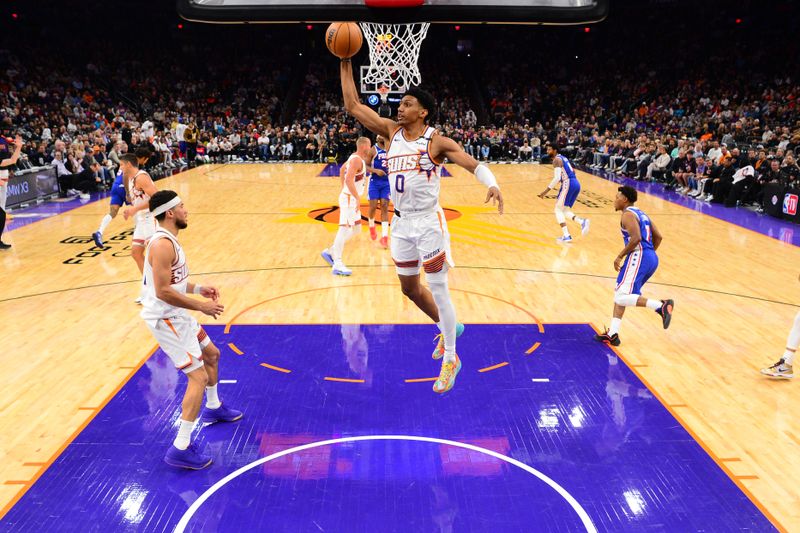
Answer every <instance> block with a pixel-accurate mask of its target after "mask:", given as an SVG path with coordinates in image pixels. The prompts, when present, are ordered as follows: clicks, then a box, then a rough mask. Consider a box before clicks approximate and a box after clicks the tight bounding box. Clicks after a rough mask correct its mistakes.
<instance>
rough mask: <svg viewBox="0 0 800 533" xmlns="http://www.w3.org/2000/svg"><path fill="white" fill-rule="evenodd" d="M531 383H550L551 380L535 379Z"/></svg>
mask: <svg viewBox="0 0 800 533" xmlns="http://www.w3.org/2000/svg"><path fill="white" fill-rule="evenodd" d="M531 381H535V382H536V383H548V382H549V381H550V378H533V379H531Z"/></svg>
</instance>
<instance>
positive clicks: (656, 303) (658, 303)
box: [645, 298, 664, 311]
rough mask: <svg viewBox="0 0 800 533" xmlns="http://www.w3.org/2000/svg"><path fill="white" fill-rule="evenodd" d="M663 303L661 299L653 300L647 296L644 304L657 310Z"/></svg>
mask: <svg viewBox="0 0 800 533" xmlns="http://www.w3.org/2000/svg"><path fill="white" fill-rule="evenodd" d="M663 304H664V302H662V301H661V300H653V299H652V298H648V299H647V303H646V304H645V306H646V307H647V308H648V309H652V310H653V311H658V310H659V309H661V306H662V305H663Z"/></svg>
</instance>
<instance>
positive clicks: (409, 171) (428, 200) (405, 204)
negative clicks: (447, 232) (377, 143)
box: [386, 126, 442, 216]
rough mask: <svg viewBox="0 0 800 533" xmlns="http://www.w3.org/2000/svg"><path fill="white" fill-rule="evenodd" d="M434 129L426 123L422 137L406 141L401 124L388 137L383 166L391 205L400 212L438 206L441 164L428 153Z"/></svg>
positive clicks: (426, 209) (418, 210)
mask: <svg viewBox="0 0 800 533" xmlns="http://www.w3.org/2000/svg"><path fill="white" fill-rule="evenodd" d="M435 133H436V129H435V128H432V127H430V126H428V127H427V128H425V131H424V132H423V133H422V136H421V137H418V138H416V139H414V140H411V141H409V140H408V139H406V137H405V135H404V134H403V128H397V129H396V130H395V131H394V133H393V134H392V136H391V137H390V138H389V148H388V149H387V150H386V167H387V168H388V171H389V186H390V187H391V197H392V203H393V204H394V208H395V209H396V210H397V211H399V212H400V214H401V216H402V215H403V213H414V212H421V211H430V212H433V211H435V210H436V209H437V208H438V207H439V189H440V182H441V178H442V164H441V163H437V162H436V161H434V160H433V158H431V156H430V145H431V138H432V137H433V135H434V134H435Z"/></svg>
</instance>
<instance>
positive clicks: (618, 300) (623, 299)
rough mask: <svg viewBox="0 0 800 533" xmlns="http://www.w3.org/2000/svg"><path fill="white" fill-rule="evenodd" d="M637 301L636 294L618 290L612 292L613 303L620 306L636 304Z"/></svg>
mask: <svg viewBox="0 0 800 533" xmlns="http://www.w3.org/2000/svg"><path fill="white" fill-rule="evenodd" d="M637 301H639V295H638V294H625V293H622V292H619V291H617V292H615V293H614V303H615V304H617V305H621V306H622V307H629V306H633V305H636V302H637Z"/></svg>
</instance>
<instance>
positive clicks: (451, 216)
mask: <svg viewBox="0 0 800 533" xmlns="http://www.w3.org/2000/svg"><path fill="white" fill-rule="evenodd" d="M360 207H361V220H363V221H368V220H369V218H367V215H369V204H366V203H362V204H361V206H360ZM442 210H443V211H444V218H445V220H447V221H448V222H449V221H451V220H455V219H457V218H460V217H461V212H460V211H456V210H455V209H450V208H447V207H443V208H442ZM393 211H394V209H393V208H392V206H391V205H390V206H389V220H390V221H391V220H392V217H393V216H394V212H393ZM376 216H377V218H378V219H379V218H380V216H381V215H380V210H378V212H377V213H376ZM308 217H309V218H312V219H314V220H317V221H319V222H329V223H331V224H338V223H339V206H338V205H332V206H329V207H323V208H320V209H314V210H312V211H309V212H308ZM376 220H377V219H376Z"/></svg>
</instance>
